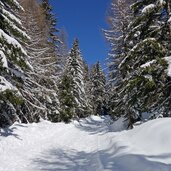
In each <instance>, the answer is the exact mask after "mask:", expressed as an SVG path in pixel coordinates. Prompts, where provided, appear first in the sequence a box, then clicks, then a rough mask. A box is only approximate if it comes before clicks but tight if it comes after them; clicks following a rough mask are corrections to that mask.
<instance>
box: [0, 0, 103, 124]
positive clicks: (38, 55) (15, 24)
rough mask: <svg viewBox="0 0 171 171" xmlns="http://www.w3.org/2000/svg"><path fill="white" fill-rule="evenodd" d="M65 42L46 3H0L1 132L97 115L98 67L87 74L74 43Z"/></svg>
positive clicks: (99, 99) (100, 89)
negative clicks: (20, 125)
mask: <svg viewBox="0 0 171 171" xmlns="http://www.w3.org/2000/svg"><path fill="white" fill-rule="evenodd" d="M66 42H67V40H66V34H65V32H64V31H63V30H62V29H61V30H60V29H57V20H56V16H55V15H54V14H53V12H52V7H51V5H50V3H49V1H48V0H40V1H37V0H27V1H25V0H18V1H16V0H0V127H5V126H9V125H11V124H13V123H14V122H15V121H19V122H23V123H28V122H38V121H39V120H40V119H47V120H50V121H52V122H60V121H64V122H69V121H70V120H71V119H73V118H75V119H79V118H82V117H86V116H88V115H90V114H97V113H100V112H101V111H100V110H99V108H102V106H103V96H104V93H105V76H104V74H103V71H102V69H101V67H100V63H99V62H97V63H96V64H94V65H93V66H92V67H91V69H90V68H89V67H88V65H87V63H86V62H85V61H84V60H83V57H82V54H81V51H80V49H79V42H78V40H77V39H75V40H74V43H73V47H72V49H71V50H69V48H68V46H67V43H66ZM100 80H101V81H102V82H100ZM99 82H100V83H99Z"/></svg>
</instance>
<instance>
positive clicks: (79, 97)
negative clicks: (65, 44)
mask: <svg viewBox="0 0 171 171" xmlns="http://www.w3.org/2000/svg"><path fill="white" fill-rule="evenodd" d="M62 81H63V82H66V84H67V85H63V86H59V92H60V95H59V97H60V99H59V100H60V104H61V105H62V106H61V109H62V110H63V111H66V112H63V111H61V114H62V115H65V116H61V118H65V119H66V116H68V117H69V119H70V118H81V117H86V116H87V115H88V114H89V109H88V104H87V96H86V93H85V83H84V73H83V60H82V57H81V53H80V50H79V46H78V40H77V39H76V40H75V41H74V43H73V47H72V49H71V51H70V56H69V58H68V62H67V65H66V70H65V74H64V78H62ZM62 81H61V82H62ZM60 85H61V84H60ZM60 87H62V89H61V88H60ZM64 88H66V90H64ZM62 91H63V92H62ZM68 91H69V92H68ZM66 92H68V93H66ZM67 94H68V95H67ZM62 96H64V99H63V98H62ZM71 99H74V100H72V102H71ZM64 102H65V103H64ZM68 103H69V105H68ZM70 103H71V104H70ZM69 106H71V109H68V108H69ZM71 111H72V114H71ZM71 115H72V116H71Z"/></svg>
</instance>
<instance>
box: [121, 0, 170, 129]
mask: <svg viewBox="0 0 171 171" xmlns="http://www.w3.org/2000/svg"><path fill="white" fill-rule="evenodd" d="M168 3H169V1H161V0H150V1H146V0H142V1H138V0H137V1H136V2H135V3H134V4H133V5H132V6H131V7H132V9H133V12H134V19H133V21H132V22H131V23H130V25H129V27H128V29H129V32H128V35H127V37H126V39H125V40H126V41H125V42H126V43H127V46H128V48H129V49H130V50H129V52H128V54H127V56H126V57H125V58H124V59H123V61H122V62H121V64H120V70H121V72H122V73H123V75H124V79H125V81H124V86H123V91H122V92H121V94H122V97H123V102H124V104H125V108H124V110H123V111H124V112H123V113H125V117H126V119H127V120H128V126H129V127H132V125H133V123H134V122H135V121H136V120H139V119H140V120H141V119H142V118H143V114H144V113H146V114H147V113H148V114H149V117H150V113H152V114H165V115H166V114H167V113H165V112H164V111H165V108H166V106H165V105H166V103H165V100H166V99H165V98H166V92H167V91H168V86H167V87H166V85H167V84H168V80H169V78H168V76H167V74H166V69H167V63H166V61H165V60H164V57H165V56H167V55H169V53H170V52H169V49H168V42H170V30H169V25H168V22H167V20H168V18H169V16H168V15H169V12H168V11H169V4H168ZM166 11H167V12H166ZM167 93H168V92H167ZM161 99H162V100H164V101H163V102H161ZM161 103H162V105H161Z"/></svg>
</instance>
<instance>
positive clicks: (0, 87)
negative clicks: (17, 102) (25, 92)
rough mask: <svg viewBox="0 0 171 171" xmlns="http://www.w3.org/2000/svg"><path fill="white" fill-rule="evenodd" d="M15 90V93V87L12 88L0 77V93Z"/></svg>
mask: <svg viewBox="0 0 171 171" xmlns="http://www.w3.org/2000/svg"><path fill="white" fill-rule="evenodd" d="M7 89H8V90H15V91H17V89H16V87H14V86H13V85H12V84H11V83H10V82H8V81H7V80H6V79H5V78H4V77H2V76H0V92H3V91H5V90H7Z"/></svg>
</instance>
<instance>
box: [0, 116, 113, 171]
mask: <svg viewBox="0 0 171 171" xmlns="http://www.w3.org/2000/svg"><path fill="white" fill-rule="evenodd" d="M106 121H107V120H106V118H104V119H102V118H99V117H95V116H94V117H91V118H88V119H84V120H83V121H81V122H79V123H78V122H76V121H75V122H73V123H72V124H64V123H58V124H52V123H49V122H46V121H43V122H42V123H39V124H34V123H33V124H29V125H24V124H15V125H14V126H12V127H11V128H10V129H8V130H6V131H7V132H2V134H3V135H4V136H3V137H1V139H0V161H1V164H0V170H1V171H13V170H14V171H33V170H35V171H38V170H49V171H62V170H68V171H103V170H105V171H111V170H112V165H113V161H112V159H111V166H110V165H108V166H107V167H106V166H105V164H106V163H105V160H106V159H107V158H109V156H110V154H108V150H109V149H107V148H109V147H110V146H109V145H110V139H109V137H108V136H107V135H108V134H107V133H109V127H108V126H107V124H106ZM7 153H8V154H7Z"/></svg>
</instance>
